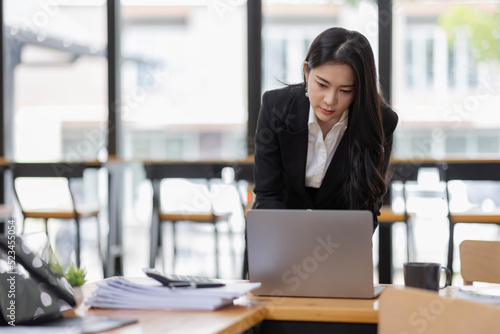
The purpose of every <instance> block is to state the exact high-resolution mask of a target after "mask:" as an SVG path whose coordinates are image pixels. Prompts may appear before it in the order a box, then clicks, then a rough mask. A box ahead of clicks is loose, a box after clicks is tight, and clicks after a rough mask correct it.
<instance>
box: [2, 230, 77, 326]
mask: <svg viewBox="0 0 500 334" xmlns="http://www.w3.org/2000/svg"><path fill="white" fill-rule="evenodd" d="M58 268H61V267H60V266H59V264H58V262H57V260H56V258H55V256H54V254H53V252H52V249H51V247H50V244H49V241H48V239H47V237H46V235H45V234H44V233H37V234H31V235H24V236H22V237H21V236H15V235H11V234H9V235H7V236H2V237H0V291H2V293H1V294H0V313H1V317H0V324H4V325H5V324H9V325H27V324H36V323H42V322H45V321H50V320H54V319H57V318H61V317H62V313H61V312H62V311H63V310H66V309H70V308H71V307H73V306H75V299H74V296H73V291H72V289H71V286H70V285H69V283H68V282H67V281H66V278H65V277H64V275H63V274H62V273H61V272H60V271H59V270H58ZM4 292H5V293H4Z"/></svg>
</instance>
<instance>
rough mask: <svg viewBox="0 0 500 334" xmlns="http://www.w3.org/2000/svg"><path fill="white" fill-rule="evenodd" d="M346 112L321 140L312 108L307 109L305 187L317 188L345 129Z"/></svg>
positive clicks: (319, 129) (321, 134)
mask: <svg viewBox="0 0 500 334" xmlns="http://www.w3.org/2000/svg"><path fill="white" fill-rule="evenodd" d="M348 116H349V113H348V111H347V110H346V111H344V113H343V114H342V116H341V117H340V121H338V122H337V123H336V124H335V125H334V126H333V127H332V129H331V130H330V131H329V132H328V133H327V135H326V137H325V139H324V140H323V132H322V131H321V127H320V126H319V124H318V120H317V119H316V114H315V113H314V110H313V108H312V107H310V108H309V123H308V127H309V141H308V146H307V162H306V187H312V188H319V187H320V186H321V182H323V178H324V177H325V174H326V170H327V169H328V166H329V165H330V162H331V161H332V158H333V155H334V154H335V151H336V150H337V147H338V146H339V143H340V140H341V139H342V136H343V135H344V132H345V130H346V129H347V118H348Z"/></svg>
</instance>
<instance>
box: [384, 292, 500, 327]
mask: <svg viewBox="0 0 500 334" xmlns="http://www.w3.org/2000/svg"><path fill="white" fill-rule="evenodd" d="M379 302H380V304H379V305H380V308H379V318H378V334H401V333H407V334H417V333H418V334H443V333H454V334H470V333H474V334H491V333H497V332H498V329H499V328H500V308H499V307H498V306H497V305H490V304H481V303H477V302H471V301H465V300H459V299H450V298H445V297H440V296H439V295H438V294H437V293H436V292H433V291H426V290H422V289H415V288H402V289H399V288H395V287H394V288H387V289H386V291H384V292H383V293H382V295H381V296H380V301H379Z"/></svg>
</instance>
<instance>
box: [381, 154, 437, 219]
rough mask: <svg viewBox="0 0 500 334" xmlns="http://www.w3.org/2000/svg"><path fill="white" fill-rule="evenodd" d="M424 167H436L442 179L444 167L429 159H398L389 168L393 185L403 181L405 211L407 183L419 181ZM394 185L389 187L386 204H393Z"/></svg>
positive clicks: (402, 192) (385, 199)
mask: <svg viewBox="0 0 500 334" xmlns="http://www.w3.org/2000/svg"><path fill="white" fill-rule="evenodd" d="M422 168H436V169H437V170H438V173H439V177H440V179H443V177H442V168H441V164H440V163H435V162H428V161H418V160H416V161H404V160H401V161H400V160H396V161H393V162H391V163H390V165H389V169H388V171H387V174H388V177H389V178H390V181H391V185H392V184H393V183H395V182H398V181H399V182H401V183H402V188H401V190H402V191H401V195H402V200H403V205H404V211H406V204H407V203H406V201H407V188H406V183H407V182H408V181H417V180H418V178H419V172H420V171H421V170H422ZM392 197H393V194H392V186H390V187H389V189H388V191H387V194H386V196H385V198H384V204H385V205H390V204H392V199H393V198H392Z"/></svg>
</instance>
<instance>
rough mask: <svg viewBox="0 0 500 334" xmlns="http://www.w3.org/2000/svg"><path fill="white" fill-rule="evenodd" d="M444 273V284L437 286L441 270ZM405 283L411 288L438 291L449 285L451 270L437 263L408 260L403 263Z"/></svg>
mask: <svg viewBox="0 0 500 334" xmlns="http://www.w3.org/2000/svg"><path fill="white" fill-rule="evenodd" d="M442 270H444V271H445V273H446V282H445V284H444V286H442V287H440V286H439V281H440V278H441V271H442ZM404 277H405V285H406V286H409V287H413V288H420V289H427V290H432V291H438V290H439V289H444V288H446V287H447V286H449V285H451V272H450V271H449V270H448V268H446V267H442V266H441V264H439V263H430V262H408V263H405V264H404Z"/></svg>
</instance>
